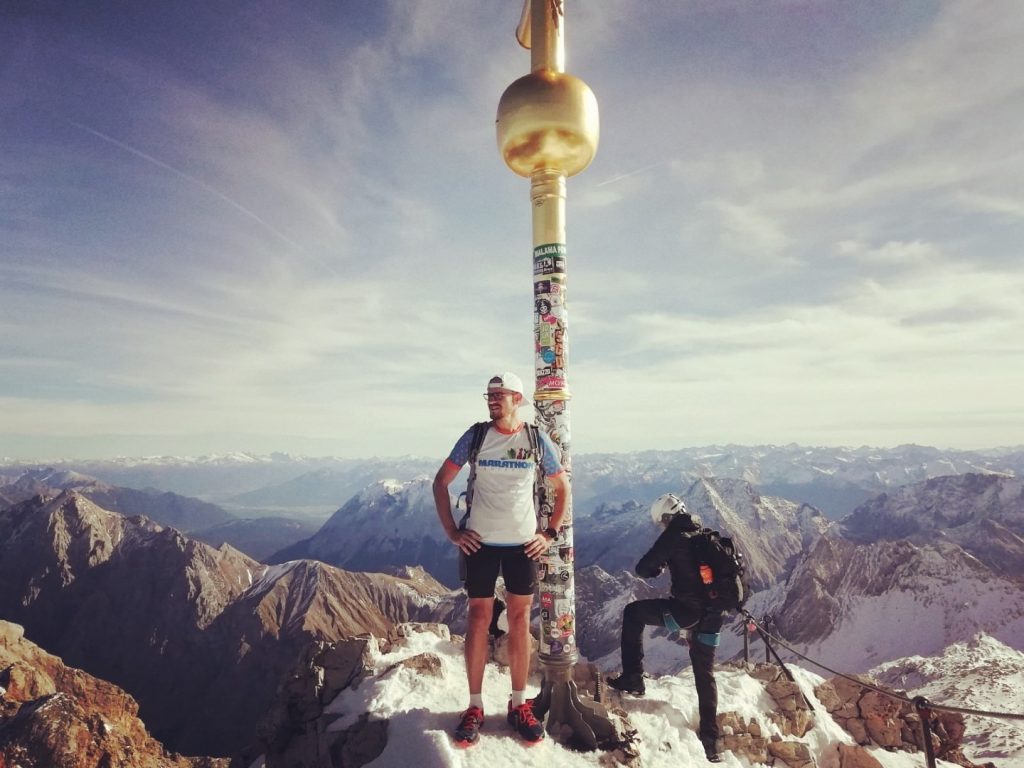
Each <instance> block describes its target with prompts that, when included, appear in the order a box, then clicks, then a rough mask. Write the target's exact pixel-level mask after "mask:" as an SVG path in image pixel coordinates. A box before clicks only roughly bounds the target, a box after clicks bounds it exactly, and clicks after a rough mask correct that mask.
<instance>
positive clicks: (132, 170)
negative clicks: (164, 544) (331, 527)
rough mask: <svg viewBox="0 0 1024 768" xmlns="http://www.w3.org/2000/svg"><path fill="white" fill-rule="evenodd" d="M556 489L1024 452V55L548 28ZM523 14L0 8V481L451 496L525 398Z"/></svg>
mask: <svg viewBox="0 0 1024 768" xmlns="http://www.w3.org/2000/svg"><path fill="white" fill-rule="evenodd" d="M566 5H567V14H568V18H567V26H566V30H567V42H566V49H567V70H568V71H569V72H571V73H573V74H575V75H577V76H578V77H581V78H582V79H583V80H585V81H586V82H587V83H588V84H589V85H590V86H591V88H592V89H593V90H594V92H595V94H596V96H597V99H598V103H599V107H600V110H601V143H600V147H599V149H598V152H597V156H596V158H595V160H594V162H593V164H592V165H591V166H590V167H589V168H588V169H587V170H586V171H584V172H583V173H581V174H580V175H578V176H575V177H573V178H571V179H570V180H569V183H568V205H567V230H568V235H567V242H568V249H569V261H568V265H569V266H568V269H569V272H568V274H569V290H568V294H567V295H568V306H569V311H570V325H569V333H570V344H571V349H570V355H569V382H570V388H571V389H572V391H573V394H574V398H573V401H572V424H573V443H572V449H573V451H574V452H587V453H590V452H598V451H627V450H630V451H631V450H639V449H646V448H678V447H684V446H693V445H705V444H725V443H744V444H751V443H774V444H782V443H789V442H797V443H803V444H808V445H878V446H888V445H896V444H900V443H907V442H916V443H921V444H929V445H937V446H941V447H951V448H953V447H962V448H987V447H994V446H999V445H1011V444H1020V443H1021V435H1024V408H1022V406H1021V394H1020V393H1021V392H1024V334H1022V330H1024V259H1022V258H1021V255H1022V254H1021V251H1022V245H1021V244H1022V243H1024V225H1022V222H1024V184H1022V182H1021V179H1024V139H1022V135H1024V134H1022V130H1021V126H1022V125H1024V67H1022V66H1021V65H1020V62H1021V58H1020V52H1021V50H1024V15H1022V14H1021V13H1020V12H1019V6H1018V5H1017V4H1016V3H1015V2H1013V1H1012V0H1009V1H1005V2H1001V1H1000V0H990V1H986V2H980V1H979V2H968V1H966V0H965V1H964V2H910V1H908V2H900V3H893V2H891V1H890V0H884V1H878V2H876V1H874V0H862V1H858V2H856V3H848V2H838V1H836V2H813V1H808V2H797V1H796V0H775V1H773V0H764V1H763V2H753V1H746V2H738V1H734V0H703V1H702V2H684V1H683V0H672V1H671V2H670V1H668V0H663V1H662V0H651V1H650V2H643V3H637V2H635V0H602V1H601V2H594V1H593V0H590V1H588V0H579V1H578V2H576V1H575V0H567V3H566ZM520 10H521V5H520V3H519V2H518V1H517V0H502V1H500V2H499V1H498V0H493V1H491V2H479V1H474V2H470V1H469V0H444V2H425V1H423V2H409V1H408V0H403V1H402V2H389V1H387V0H379V1H378V2H343V1H341V0H334V2H318V1H317V0H311V1H310V2H305V3H301V4H299V5H296V4H293V3H281V2H246V3H199V2H192V1H191V0H183V2H179V3H162V4H158V3H137V2H127V1H126V2H112V1H109V0H97V1H96V2H90V3H60V2H45V1H44V0H38V1H33V2H29V1H28V0H13V2H6V3H4V4H3V5H2V6H0V456H4V455H6V456H12V457H41V456H58V455H68V456H103V455H112V454H164V453H189V454H202V453H210V452H224V451H255V452H268V451H272V450H280V451H286V452H292V453H309V454H317V455H321V454H335V455H340V456H370V455H385V456H394V455H402V454H419V455H426V456H437V457H441V456H443V455H445V454H446V453H447V451H448V450H449V448H450V447H451V444H452V443H453V442H454V440H455V438H456V437H457V436H458V434H459V433H461V430H462V429H463V428H464V427H465V426H466V425H467V424H468V423H470V422H472V421H474V420H477V419H481V418H485V409H484V402H483V400H482V399H481V398H480V397H479V393H480V392H481V391H482V389H483V387H484V383H485V381H486V379H487V378H488V376H489V375H490V374H491V373H493V372H495V371H499V370H506V369H511V370H515V371H518V372H519V373H520V374H521V375H522V376H523V378H524V379H527V380H531V379H532V366H533V357H532V333H533V326H532V315H531V312H532V288H531V286H532V272H531V234H530V206H529V183H528V181H526V180H524V179H522V178H520V177H518V176H515V175H514V174H513V173H512V172H511V171H509V170H508V169H507V168H505V167H504V165H503V163H502V161H501V159H500V157H499V155H498V151H497V148H496V145H495V135H494V118H495V113H496V108H497V104H498V99H499V97H500V95H501V93H502V92H503V90H504V89H505V87H506V86H508V85H509V84H510V83H511V82H512V81H513V80H515V79H516V78H518V77H520V76H521V75H523V74H525V73H526V72H527V71H528V69H529V54H528V52H527V51H525V50H523V49H522V48H520V47H519V46H518V44H517V43H516V42H515V39H514V36H513V30H514V27H515V25H516V23H517V21H518V19H519V13H520Z"/></svg>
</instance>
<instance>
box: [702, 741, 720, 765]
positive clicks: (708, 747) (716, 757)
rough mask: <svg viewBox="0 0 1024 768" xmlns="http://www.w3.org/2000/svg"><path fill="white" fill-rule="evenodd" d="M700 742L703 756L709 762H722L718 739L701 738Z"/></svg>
mask: <svg viewBox="0 0 1024 768" xmlns="http://www.w3.org/2000/svg"><path fill="white" fill-rule="evenodd" d="M700 743H701V744H702V745H703V746H704V756H705V757H706V758H707V759H708V762H709V763H720V762H722V755H721V753H719V751H718V739H701V740H700Z"/></svg>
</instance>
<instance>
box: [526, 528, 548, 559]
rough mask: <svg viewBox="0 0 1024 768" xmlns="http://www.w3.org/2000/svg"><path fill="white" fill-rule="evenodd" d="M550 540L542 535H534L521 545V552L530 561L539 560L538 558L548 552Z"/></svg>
mask: <svg viewBox="0 0 1024 768" xmlns="http://www.w3.org/2000/svg"><path fill="white" fill-rule="evenodd" d="M550 544H551V539H549V538H548V537H547V536H545V535H544V534H543V533H535V534H534V535H533V538H532V539H530V540H529V541H528V542H526V543H525V544H523V552H525V553H526V556H527V557H528V558H530V559H531V560H540V556H541V555H543V554H544V553H545V552H547V551H548V546H549V545H550Z"/></svg>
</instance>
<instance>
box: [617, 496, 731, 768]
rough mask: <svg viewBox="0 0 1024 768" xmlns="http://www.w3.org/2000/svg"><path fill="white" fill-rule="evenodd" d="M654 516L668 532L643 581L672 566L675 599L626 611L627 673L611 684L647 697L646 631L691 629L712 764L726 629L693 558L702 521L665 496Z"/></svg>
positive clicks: (703, 734) (644, 561)
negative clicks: (718, 663) (719, 655)
mask: <svg viewBox="0 0 1024 768" xmlns="http://www.w3.org/2000/svg"><path fill="white" fill-rule="evenodd" d="M651 517H652V518H653V519H654V522H655V523H657V524H658V525H660V526H662V527H663V528H664V530H663V531H662V533H661V535H660V536H658V539H657V540H656V541H655V542H654V545H653V546H652V547H651V548H650V550H649V551H648V552H647V554H645V555H644V556H643V557H642V558H640V562H638V563H637V565H636V574H637V575H638V576H640V577H641V578H644V579H651V578H654V577H656V576H658V575H659V574H660V573H661V572H662V570H663V569H664V568H665V566H668V569H669V573H670V574H671V577H672V588H671V596H670V597H667V598H658V599H654V600H637V601H635V602H632V603H630V604H629V605H627V606H626V608H625V610H623V612H622V640H621V644H622V674H621V675H619V676H618V677H610V678H608V685H610V686H611V687H612V688H616V689H618V690H620V691H625V692H626V693H632V694H635V695H637V696H642V695H643V694H644V693H645V687H644V664H643V662H644V646H643V642H644V629H645V628H646V627H648V626H652V627H665V628H666V629H668V630H669V631H672V632H675V631H681V630H682V631H686V632H687V633H688V642H689V647H690V662H691V664H692V665H693V678H694V682H695V683H696V687H697V706H698V711H699V712H700V729H699V732H698V736H699V737H700V742H701V744H702V745H703V746H704V754H705V755H706V756H707V759H708V760H709V761H710V762H712V763H717V762H720V761H721V756H720V755H719V753H718V746H717V745H718V735H719V734H718V722H717V715H718V686H717V684H716V683H715V669H714V665H715V651H716V649H717V648H718V641H719V632H720V630H721V628H722V619H723V614H722V611H721V610H719V609H716V608H712V607H710V606H709V605H707V598H706V596H705V594H706V593H705V590H704V587H703V584H702V582H701V573H700V567H699V566H700V564H699V563H698V562H696V560H695V559H694V558H693V555H692V550H691V546H690V544H691V542H690V539H691V538H692V537H693V536H694V535H695V534H696V533H698V532H699V531H700V530H701V521H700V519H699V518H697V517H696V516H695V515H690V514H688V513H687V511H686V506H685V505H684V504H683V501H682V499H680V498H678V497H677V496H674V495H672V494H665V495H664V496H661V497H660V498H658V499H657V500H656V501H655V502H654V504H652V505H651Z"/></svg>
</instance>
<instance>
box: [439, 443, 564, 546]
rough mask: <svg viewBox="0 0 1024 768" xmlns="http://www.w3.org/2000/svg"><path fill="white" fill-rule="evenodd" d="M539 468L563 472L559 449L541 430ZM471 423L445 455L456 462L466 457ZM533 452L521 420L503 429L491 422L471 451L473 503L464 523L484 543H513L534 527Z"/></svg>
mask: <svg viewBox="0 0 1024 768" xmlns="http://www.w3.org/2000/svg"><path fill="white" fill-rule="evenodd" d="M539 437H540V440H541V442H542V444H543V446H544V449H543V455H544V457H543V469H544V474H545V475H547V476H548V477H552V476H554V475H557V474H559V473H560V472H562V471H563V470H562V467H561V465H560V464H559V463H558V450H557V449H556V448H555V445H554V443H552V442H551V438H549V437H548V436H547V435H546V434H544V432H543V430H542V431H541V432H540V433H539ZM472 439H473V428H472V427H470V428H469V429H468V430H467V431H466V433H465V434H464V435H463V436H462V437H461V438H460V439H459V442H457V443H456V444H455V448H454V449H452V452H451V455H450V456H449V457H448V461H450V462H451V463H452V464H454V465H455V466H458V467H461V466H462V465H463V464H465V463H466V461H468V460H469V447H470V443H471V442H472ZM536 466H537V458H536V457H535V456H534V455H533V449H532V448H531V447H530V438H529V435H527V433H526V425H525V424H523V425H520V427H519V429H517V430H516V431H515V432H511V433H508V432H502V431H501V430H500V429H498V427H496V426H495V425H494V424H491V426H490V428H489V429H488V430H487V434H486V435H485V436H484V440H483V443H481V445H480V450H479V451H478V452H477V457H476V480H475V481H474V483H473V508H472V509H471V510H470V516H469V521H468V522H467V523H466V527H467V528H469V529H471V530H474V531H476V532H477V533H479V534H480V539H481V541H483V543H484V544H491V545H494V546H516V545H519V544H524V543H526V542H527V541H529V540H530V538H531V537H532V536H533V535H534V534H535V533H536V532H537V511H536V509H535V508H534V502H533V481H534V476H535V474H534V473H535V472H536Z"/></svg>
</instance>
